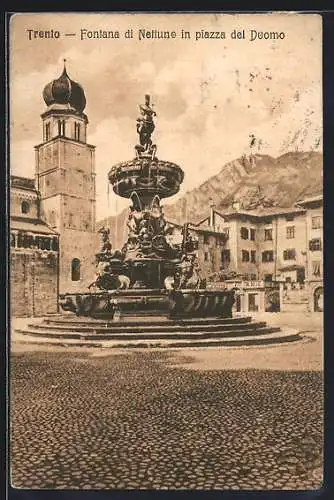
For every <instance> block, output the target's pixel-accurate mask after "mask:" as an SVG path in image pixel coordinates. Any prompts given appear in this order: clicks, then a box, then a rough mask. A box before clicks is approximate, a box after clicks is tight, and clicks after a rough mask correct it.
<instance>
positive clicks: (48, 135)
mask: <svg viewBox="0 0 334 500" xmlns="http://www.w3.org/2000/svg"><path fill="white" fill-rule="evenodd" d="M50 139H51V124H50V122H49V123H47V124H46V125H45V140H46V141H49V140H50Z"/></svg>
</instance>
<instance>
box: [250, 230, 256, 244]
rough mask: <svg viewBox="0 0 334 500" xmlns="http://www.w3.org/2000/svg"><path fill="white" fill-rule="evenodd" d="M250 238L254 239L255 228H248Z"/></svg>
mask: <svg viewBox="0 0 334 500" xmlns="http://www.w3.org/2000/svg"><path fill="white" fill-rule="evenodd" d="M250 239H251V240H253V241H254V240H255V229H253V228H251V230H250Z"/></svg>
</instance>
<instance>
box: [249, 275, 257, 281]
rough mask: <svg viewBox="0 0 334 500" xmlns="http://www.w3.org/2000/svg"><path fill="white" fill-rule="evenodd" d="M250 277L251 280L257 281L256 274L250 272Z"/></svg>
mask: <svg viewBox="0 0 334 500" xmlns="http://www.w3.org/2000/svg"><path fill="white" fill-rule="evenodd" d="M249 277H250V280H251V281H255V280H256V278H257V276H256V274H250V275H249Z"/></svg>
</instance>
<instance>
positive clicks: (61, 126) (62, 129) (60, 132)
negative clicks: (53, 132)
mask: <svg viewBox="0 0 334 500" xmlns="http://www.w3.org/2000/svg"><path fill="white" fill-rule="evenodd" d="M58 135H60V136H62V137H64V136H65V120H58Z"/></svg>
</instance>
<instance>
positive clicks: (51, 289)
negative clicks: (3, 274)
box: [9, 176, 59, 317]
mask: <svg viewBox="0 0 334 500" xmlns="http://www.w3.org/2000/svg"><path fill="white" fill-rule="evenodd" d="M10 213H11V217H10V282H9V287H10V299H11V300H10V308H11V315H12V316H16V317H24V316H45V315H46V314H54V313H56V312H57V311H58V276H59V269H58V263H59V237H58V234H57V233H56V231H54V230H53V229H52V228H50V227H49V226H48V225H47V224H46V223H45V222H44V221H43V220H42V219H41V217H40V200H39V195H38V192H37V191H36V189H35V186H34V179H26V178H23V177H15V176H12V177H11V207H10Z"/></svg>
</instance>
